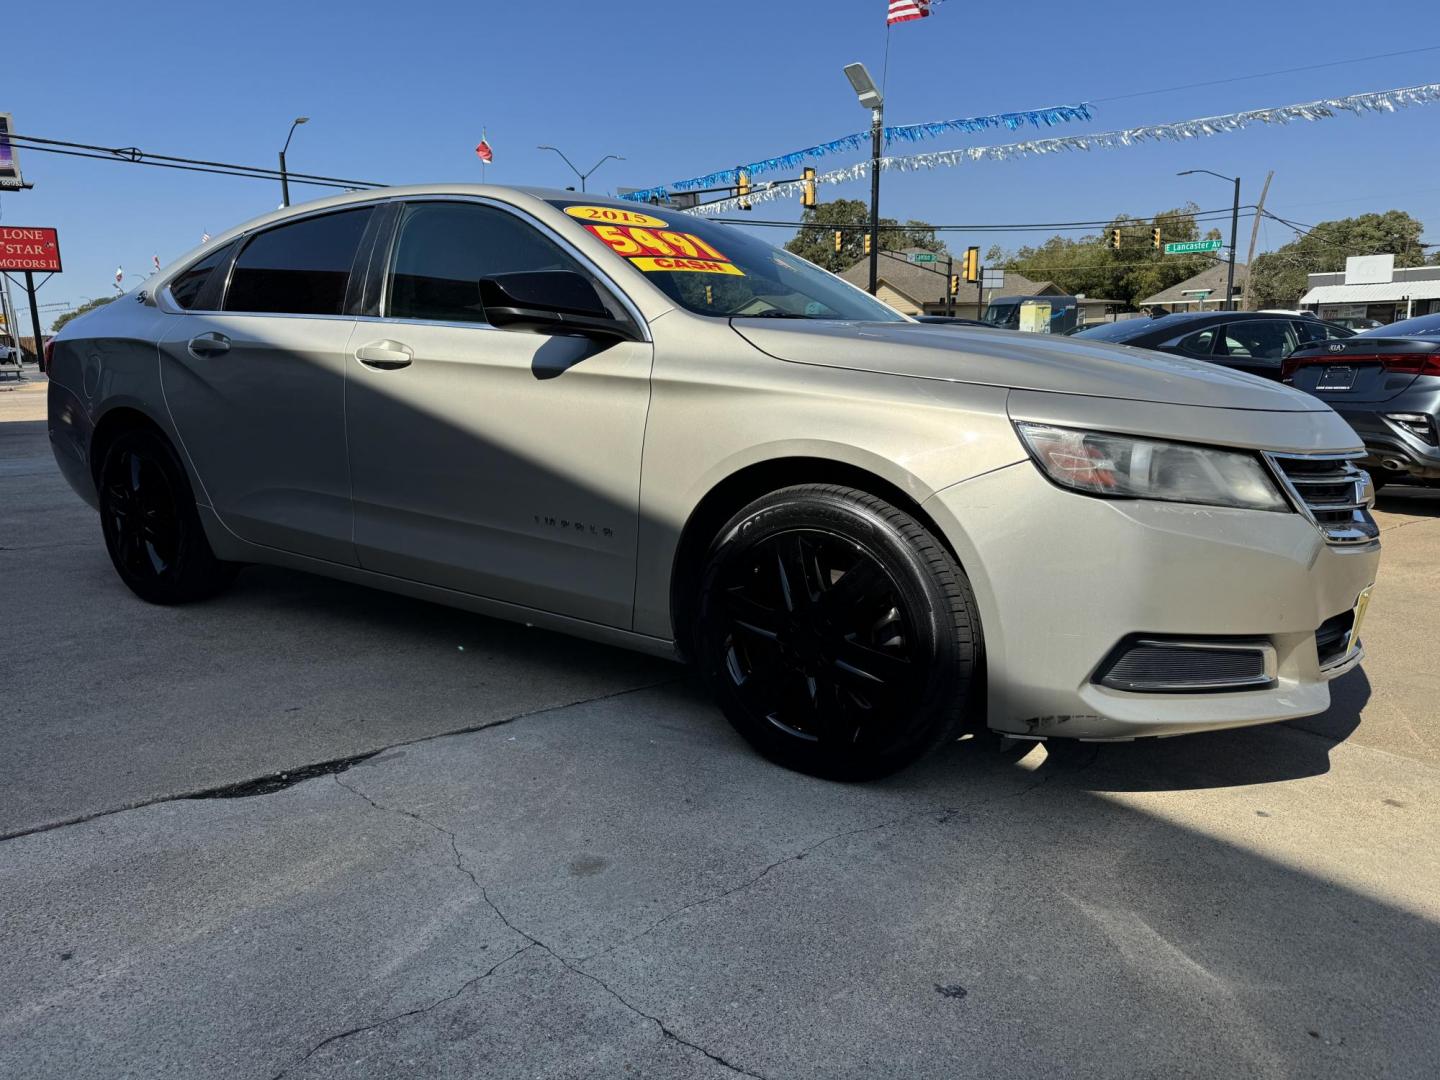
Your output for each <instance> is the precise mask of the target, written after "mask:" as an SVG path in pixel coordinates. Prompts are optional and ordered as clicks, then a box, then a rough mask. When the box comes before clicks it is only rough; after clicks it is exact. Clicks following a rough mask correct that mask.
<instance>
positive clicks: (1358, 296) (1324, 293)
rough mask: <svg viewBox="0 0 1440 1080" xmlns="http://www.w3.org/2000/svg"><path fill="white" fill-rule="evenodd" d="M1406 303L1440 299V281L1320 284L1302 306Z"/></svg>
mask: <svg viewBox="0 0 1440 1080" xmlns="http://www.w3.org/2000/svg"><path fill="white" fill-rule="evenodd" d="M1406 300H1440V280H1434V281H1385V282H1378V283H1376V284H1373V285H1316V286H1315V287H1314V288H1313V289H1311V290H1310V291H1309V292H1307V293H1306V294H1305V295H1304V296H1302V297H1301V298H1300V303H1302V304H1386V303H1390V304H1396V303H1403V302H1404V301H1406Z"/></svg>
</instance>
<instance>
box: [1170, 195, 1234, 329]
mask: <svg viewBox="0 0 1440 1080" xmlns="http://www.w3.org/2000/svg"><path fill="white" fill-rule="evenodd" d="M1196 173H1205V174H1206V175H1208V176H1213V177H1215V178H1216V179H1218V180H1224V181H1225V182H1226V183H1229V184H1234V185H1235V201H1234V203H1233V205H1232V206H1231V208H1230V271H1229V273H1228V274H1227V275H1226V278H1225V297H1224V301H1223V307H1222V309H1221V310H1224V311H1234V310H1235V243H1236V240H1237V239H1238V238H1237V236H1236V233H1238V232H1239V231H1240V177H1238V176H1224V175H1222V174H1221V173H1218V172H1216V171H1215V170H1214V169H1186V170H1185V171H1184V172H1181V173H1176V174H1175V175H1177V176H1194V175H1195V174H1196Z"/></svg>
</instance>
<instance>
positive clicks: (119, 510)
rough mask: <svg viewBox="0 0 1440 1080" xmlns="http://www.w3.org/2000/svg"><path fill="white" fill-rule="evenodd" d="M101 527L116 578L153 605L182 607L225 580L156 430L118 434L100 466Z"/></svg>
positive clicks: (231, 569) (228, 573)
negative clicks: (118, 576) (177, 605)
mask: <svg viewBox="0 0 1440 1080" xmlns="http://www.w3.org/2000/svg"><path fill="white" fill-rule="evenodd" d="M99 501H100V527H101V530H102V532H103V533H104V536H105V547H106V550H107V551H109V553H110V561H111V562H112V563H114V565H115V570H116V572H117V573H118V574H119V575H120V579H121V580H122V581H124V582H125V584H126V585H127V586H129V587H130V590H131V591H132V592H134V593H135V595H137V596H139V597H140V598H141V599H143V600H148V601H150V602H151V603H152V604H182V603H187V602H189V601H192V600H201V599H204V598H205V597H208V596H211V595H213V594H214V593H216V592H218V591H219V590H220V589H222V588H224V587H225V585H227V584H229V582H230V580H231V579H232V578H233V577H234V574H235V570H236V567H235V566H234V565H233V564H230V563H222V562H220V561H219V560H218V559H216V558H215V554H214V552H213V551H212V550H211V549H210V543H209V541H208V540H207V539H206V538H205V533H204V530H203V529H202V527H201V525H200V516H199V514H198V513H197V512H196V509H195V498H194V496H193V495H192V494H191V491H190V482H189V480H188V479H187V478H186V476H185V470H184V468H183V467H182V466H181V464H180V461H179V459H178V458H177V457H176V455H175V451H174V450H173V449H172V448H171V446H170V444H169V443H168V442H166V441H165V439H164V438H163V437H161V436H160V435H158V434H156V433H154V432H151V431H148V430H144V429H136V430H133V431H128V432H125V433H124V434H122V435H120V436H119V437H118V438H117V439H116V440H115V441H114V442H113V443H112V444H111V445H110V446H109V448H108V449H107V450H106V452H105V460H104V462H103V464H102V465H101V467H100V490H99Z"/></svg>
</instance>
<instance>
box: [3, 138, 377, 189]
mask: <svg viewBox="0 0 1440 1080" xmlns="http://www.w3.org/2000/svg"><path fill="white" fill-rule="evenodd" d="M10 138H11V140H12V142H14V143H15V144H16V145H17V146H21V147H23V148H24V149H26V150H27V151H33V152H36V153H42V154H64V155H66V156H69V157H81V158H91V159H94V160H97V161H118V162H124V163H126V164H131V165H151V166H155V167H157V168H167V169H180V170H183V171H185V172H201V173H213V174H216V175H219V176H239V177H243V178H245V179H251V180H278V179H280V175H281V174H280V171H279V170H278V169H271V168H267V167H265V166H262V165H237V164H235V163H233V162H226V161H207V160H205V159H203V158H187V157H177V156H175V155H172V154H152V153H147V152H145V151H143V150H140V149H139V148H138V147H134V146H123V147H113V146H97V145H95V144H93V143H80V142H71V141H69V140H66V139H50V138H44V137H42V136H39V135H12V136H11V137H10ZM285 176H286V178H287V179H288V180H291V181H293V182H294V183H297V184H308V185H310V186H312V187H338V188H371V187H384V186H385V185H383V184H380V183H378V182H377V181H374V180H346V179H343V178H342V177H338V176H319V175H316V174H314V173H296V172H290V171H288V170H287V171H286V173H285Z"/></svg>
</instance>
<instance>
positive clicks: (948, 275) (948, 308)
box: [945, 247, 955, 319]
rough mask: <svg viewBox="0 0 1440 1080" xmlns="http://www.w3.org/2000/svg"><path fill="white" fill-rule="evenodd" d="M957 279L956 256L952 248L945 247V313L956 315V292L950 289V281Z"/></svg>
mask: <svg viewBox="0 0 1440 1080" xmlns="http://www.w3.org/2000/svg"><path fill="white" fill-rule="evenodd" d="M954 279H955V258H954V256H952V255H951V254H950V249H949V248H948V247H947V248H946V249H945V314H946V315H949V316H950V317H951V318H952V319H953V318H954V317H955V294H954V293H953V292H951V291H950V282H951V281H953V280H954Z"/></svg>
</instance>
